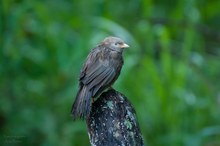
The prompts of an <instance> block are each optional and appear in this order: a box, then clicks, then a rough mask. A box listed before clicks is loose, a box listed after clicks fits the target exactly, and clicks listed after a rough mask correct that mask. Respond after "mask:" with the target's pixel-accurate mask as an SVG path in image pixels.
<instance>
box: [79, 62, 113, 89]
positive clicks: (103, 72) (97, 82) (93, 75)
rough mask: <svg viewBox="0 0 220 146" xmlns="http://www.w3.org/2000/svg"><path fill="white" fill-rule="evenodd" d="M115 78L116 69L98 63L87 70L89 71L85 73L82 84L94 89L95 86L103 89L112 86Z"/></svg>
mask: <svg viewBox="0 0 220 146" xmlns="http://www.w3.org/2000/svg"><path fill="white" fill-rule="evenodd" d="M114 77H115V70H114V68H111V67H106V66H104V65H103V64H101V63H100V62H99V61H98V63H97V65H95V66H94V65H93V67H92V66H91V67H89V68H87V71H86V72H85V75H84V77H83V78H82V79H81V82H82V83H83V84H84V85H87V86H88V87H89V88H90V89H92V88H94V87H95V86H96V87H97V86H100V87H102V86H106V85H108V84H110V83H111V82H112V80H113V78H114Z"/></svg>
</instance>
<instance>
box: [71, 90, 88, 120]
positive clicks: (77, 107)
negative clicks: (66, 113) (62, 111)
mask: <svg viewBox="0 0 220 146" xmlns="http://www.w3.org/2000/svg"><path fill="white" fill-rule="evenodd" d="M91 98H92V92H91V91H89V90H88V89H87V87H85V86H83V87H81V88H80V89H79V91H78V93H77V95H76V99H75V101H74V103H73V106H72V110H71V114H72V116H73V119H74V120H75V119H77V118H80V119H86V118H88V117H89V114H90V111H91Z"/></svg>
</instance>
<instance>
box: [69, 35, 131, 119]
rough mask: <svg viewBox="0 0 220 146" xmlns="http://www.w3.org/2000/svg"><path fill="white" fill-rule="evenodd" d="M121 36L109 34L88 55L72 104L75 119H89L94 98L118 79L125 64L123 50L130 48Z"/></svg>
mask: <svg viewBox="0 0 220 146" xmlns="http://www.w3.org/2000/svg"><path fill="white" fill-rule="evenodd" d="M128 47H129V45H127V44H126V43H125V42H124V41H123V40H122V39H121V38H118V37H113V36H109V37H106V38H105V39H104V40H103V41H102V42H101V43H99V44H98V45H97V46H96V47H94V48H93V49H92V50H91V52H90V53H89V55H88V56H87V58H86V60H85V62H84V64H83V67H82V69H81V71H80V76H79V89H78V92H77V94H76V97H75V101H74V103H73V105H72V109H71V115H72V117H73V119H74V120H75V119H82V120H84V119H88V117H89V115H90V111H91V104H92V100H91V99H94V98H95V97H97V96H99V95H100V94H101V93H102V92H103V91H104V90H106V89H107V88H111V86H112V85H113V83H114V82H115V81H116V80H117V79H118V76H119V75H120V72H121V68H122V66H123V64H124V60H123V51H124V49H125V48H128Z"/></svg>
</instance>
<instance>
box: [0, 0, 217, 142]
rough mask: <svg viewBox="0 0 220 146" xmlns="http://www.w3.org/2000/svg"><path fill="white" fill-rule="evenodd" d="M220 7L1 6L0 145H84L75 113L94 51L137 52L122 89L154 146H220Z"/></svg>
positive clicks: (200, 0) (200, 3) (124, 1)
mask: <svg viewBox="0 0 220 146" xmlns="http://www.w3.org/2000/svg"><path fill="white" fill-rule="evenodd" d="M219 26H220V1H219V0H212V1H205V0H179V1H158V0H157V1H151V0H144V1H141V0H121V1H116V0H111V1H104V0H90V1H86V0H80V1H76V0H72V1H71V0H63V1H61V0H44V1H43V0H35V1H34V0H1V1H0V34H1V35H0V96H1V98H0V145H9V144H12V145H22V146H24V145H34V146H37V145H41V146H60V145H64V146H73V145H74V146H79V145H81V146H85V145H89V139H88V135H87V130H86V125H85V123H84V122H82V121H76V122H73V121H72V119H71V116H70V108H71V105H72V102H73V100H74V96H75V94H76V91H77V88H78V87H77V86H78V76H79V71H80V68H81V66H82V64H83V61H84V59H85V57H86V56H87V54H88V53H89V51H90V49H91V48H93V47H94V46H95V45H96V44H97V43H98V42H100V41H101V40H102V39H103V38H104V37H106V36H109V35H115V36H119V37H122V38H123V39H124V40H126V42H127V43H128V44H129V45H130V46H131V47H130V48H129V49H127V50H126V51H125V54H124V57H125V65H124V67H123V69H122V73H121V76H120V78H119V79H118V81H117V83H116V84H115V85H114V87H115V88H116V89H117V90H119V91H120V92H122V93H123V94H125V95H126V96H127V97H128V98H129V100H130V101H131V103H132V104H133V106H134V107H135V109H136V112H137V115H138V120H139V123H140V126H141V130H142V134H143V136H144V139H145V143H146V144H148V145H150V146H167V145H169V146H217V145H220V90H219V89H220V27H219Z"/></svg>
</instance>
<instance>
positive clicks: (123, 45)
mask: <svg viewBox="0 0 220 146" xmlns="http://www.w3.org/2000/svg"><path fill="white" fill-rule="evenodd" d="M120 47H121V48H128V47H129V45H127V44H125V43H124V44H122V45H121V46H120Z"/></svg>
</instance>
